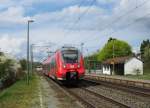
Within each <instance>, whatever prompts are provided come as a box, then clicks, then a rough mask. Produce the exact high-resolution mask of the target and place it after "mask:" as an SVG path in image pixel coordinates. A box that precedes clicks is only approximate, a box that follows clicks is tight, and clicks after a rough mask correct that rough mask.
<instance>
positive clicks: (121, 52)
mask: <svg viewBox="0 0 150 108" xmlns="http://www.w3.org/2000/svg"><path fill="white" fill-rule="evenodd" d="M113 54H114V57H120V56H129V55H131V54H132V51H131V46H130V45H129V44H128V43H127V42H125V41H122V40H117V39H114V38H110V39H109V40H108V42H107V44H105V46H104V47H103V49H102V50H101V51H100V52H99V53H98V60H100V61H103V60H106V59H108V58H113Z"/></svg>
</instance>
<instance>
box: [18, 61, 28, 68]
mask: <svg viewBox="0 0 150 108" xmlns="http://www.w3.org/2000/svg"><path fill="white" fill-rule="evenodd" d="M19 62H20V64H21V68H22V70H26V68H27V61H26V59H21V60H20V61H19Z"/></svg>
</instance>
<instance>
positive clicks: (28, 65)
mask: <svg viewBox="0 0 150 108" xmlns="http://www.w3.org/2000/svg"><path fill="white" fill-rule="evenodd" d="M31 22H34V21H33V20H28V24H27V84H28V85H29V71H30V63H29V47H30V46H29V44H30V43H29V24H30V23H31Z"/></svg>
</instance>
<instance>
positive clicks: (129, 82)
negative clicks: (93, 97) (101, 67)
mask: <svg viewBox="0 0 150 108" xmlns="http://www.w3.org/2000/svg"><path fill="white" fill-rule="evenodd" d="M85 78H87V79H91V80H97V81H104V82H111V83H115V84H121V85H126V86H133V87H140V88H146V89H150V80H141V79H131V78H127V77H124V76H119V75H103V74H96V73H94V72H93V73H90V74H89V73H86V74H85Z"/></svg>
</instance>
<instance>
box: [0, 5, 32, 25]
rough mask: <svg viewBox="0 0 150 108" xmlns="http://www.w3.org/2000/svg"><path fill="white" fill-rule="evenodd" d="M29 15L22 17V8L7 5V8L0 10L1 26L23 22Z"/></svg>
mask: <svg viewBox="0 0 150 108" xmlns="http://www.w3.org/2000/svg"><path fill="white" fill-rule="evenodd" d="M27 19H29V17H24V8H22V7H9V8H8V9H7V10H5V11H3V12H0V23H1V27H3V26H12V24H14V25H16V24H24V23H25V21H26V20H27Z"/></svg>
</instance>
